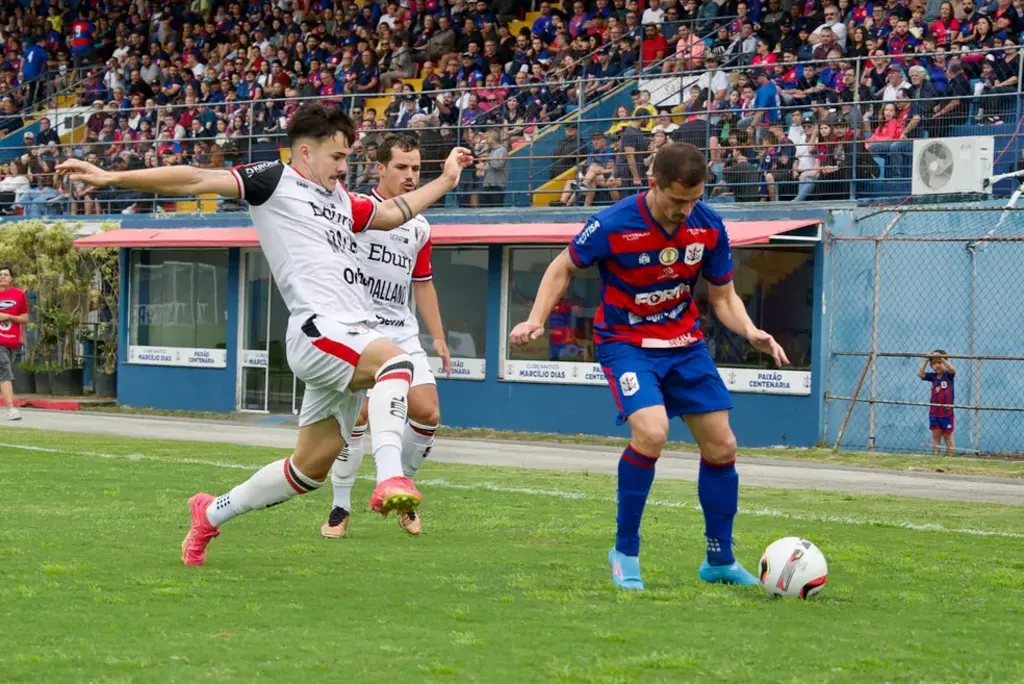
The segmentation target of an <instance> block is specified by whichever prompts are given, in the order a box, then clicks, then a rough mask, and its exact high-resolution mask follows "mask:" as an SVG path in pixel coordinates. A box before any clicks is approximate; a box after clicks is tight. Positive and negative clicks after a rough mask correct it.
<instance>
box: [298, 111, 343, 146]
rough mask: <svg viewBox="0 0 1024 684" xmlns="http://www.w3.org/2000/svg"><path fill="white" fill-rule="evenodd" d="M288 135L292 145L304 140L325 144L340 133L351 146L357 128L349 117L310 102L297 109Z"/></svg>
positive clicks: (341, 112)
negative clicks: (324, 142)
mask: <svg viewBox="0 0 1024 684" xmlns="http://www.w3.org/2000/svg"><path fill="white" fill-rule="evenodd" d="M287 133H288V142H289V143H291V144H292V145H294V144H295V143H296V142H298V141H299V140H301V139H303V138H307V139H309V140H315V141H316V142H323V141H324V140H327V139H328V138H333V137H334V136H335V135H337V134H338V133H341V134H342V135H344V136H345V139H346V140H347V141H348V144H349V145H352V144H353V143H355V140H356V126H355V124H354V123H352V119H351V118H350V117H349V115H348V114H346V113H345V112H343V111H341V110H340V109H336V108H334V107H325V106H323V105H322V104H320V103H319V102H310V103H307V104H304V105H302V106H300V107H299V108H298V109H296V110H295V113H294V114H293V115H292V118H291V121H289V122H288V130H287Z"/></svg>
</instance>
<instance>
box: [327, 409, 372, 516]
mask: <svg viewBox="0 0 1024 684" xmlns="http://www.w3.org/2000/svg"><path fill="white" fill-rule="evenodd" d="M365 434H366V426H365V425H357V426H355V428H353V430H352V434H351V435H349V438H348V444H346V445H345V448H344V449H342V450H341V453H340V454H338V458H337V459H335V461H334V465H333V466H332V467H331V486H332V487H333V489H334V507H335V508H344V509H345V510H346V511H348V512H350V513H351V512H352V487H353V485H355V483H356V475H357V474H358V473H359V467H360V466H361V465H362V464H363V435H365Z"/></svg>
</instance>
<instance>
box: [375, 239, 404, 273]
mask: <svg viewBox="0 0 1024 684" xmlns="http://www.w3.org/2000/svg"><path fill="white" fill-rule="evenodd" d="M366 258H367V259H369V260H370V261H376V262H377V263H379V264H385V265H388V266H395V267H397V268H400V269H402V270H403V271H409V272H412V257H410V256H409V255H407V254H399V253H398V252H395V251H392V250H390V249H388V247H387V245H382V244H380V243H377V242H374V243H371V244H370V253H369V255H368V256H367V257H366Z"/></svg>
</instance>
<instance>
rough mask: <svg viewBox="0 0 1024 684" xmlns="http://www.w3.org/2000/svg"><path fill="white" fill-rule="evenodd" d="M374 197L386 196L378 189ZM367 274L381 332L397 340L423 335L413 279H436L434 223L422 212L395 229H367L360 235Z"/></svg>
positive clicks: (368, 290) (362, 256)
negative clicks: (432, 239) (432, 263)
mask: <svg viewBox="0 0 1024 684" xmlns="http://www.w3.org/2000/svg"><path fill="white" fill-rule="evenodd" d="M373 197H374V199H376V200H377V201H379V202H383V201H384V198H383V197H381V195H380V193H378V192H377V190H376V189H374V190H373ZM356 243H358V245H359V255H360V257H361V258H362V261H363V273H364V274H365V275H366V291H367V292H368V293H369V295H370V299H372V300H373V312H374V314H375V315H376V317H377V321H378V322H379V323H380V328H379V330H380V332H381V333H383V334H385V335H387V336H388V337H390V338H391V339H393V340H404V339H407V338H410V337H416V336H417V335H419V323H418V322H417V320H416V303H415V301H414V300H413V296H412V283H414V282H425V281H428V280H430V279H432V278H433V277H434V276H433V272H432V271H431V268H430V224H429V223H428V222H427V220H426V219H425V218H423V216H422V215H421V214H417V215H416V216H414V217H413V218H412V219H410V220H409V221H407V222H405V223H403V224H402V225H400V226H399V227H398V228H395V229H394V230H389V231H384V230H367V231H364V232H362V233H359V234H358V235H357V236H356Z"/></svg>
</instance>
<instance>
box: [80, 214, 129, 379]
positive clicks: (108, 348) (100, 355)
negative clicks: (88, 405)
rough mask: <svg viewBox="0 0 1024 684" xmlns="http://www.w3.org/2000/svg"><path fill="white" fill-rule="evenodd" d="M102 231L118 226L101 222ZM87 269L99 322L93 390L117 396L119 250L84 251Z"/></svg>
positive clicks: (90, 297) (95, 339) (90, 292)
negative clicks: (91, 280) (91, 279)
mask: <svg viewBox="0 0 1024 684" xmlns="http://www.w3.org/2000/svg"><path fill="white" fill-rule="evenodd" d="M102 228H103V230H112V229H114V228H117V225H116V224H104V225H103V227H102ZM84 254H85V260H86V264H87V266H88V269H89V270H90V271H91V272H92V273H94V274H95V276H96V277H95V279H94V280H93V282H92V285H91V288H90V290H89V299H90V302H91V303H92V306H93V308H94V309H96V310H98V312H99V319H100V323H99V325H98V326H96V328H95V333H94V334H95V337H94V341H95V347H94V350H95V352H94V353H95V364H94V365H93V381H92V386H93V391H94V392H95V393H96V394H97V395H98V396H101V397H116V396H117V352H118V347H117V342H118V339H117V333H118V330H117V320H118V305H119V304H120V301H119V300H120V295H121V265H120V262H119V260H118V250H117V249H112V248H102V249H91V250H87V251H86V252H85V253H84Z"/></svg>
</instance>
